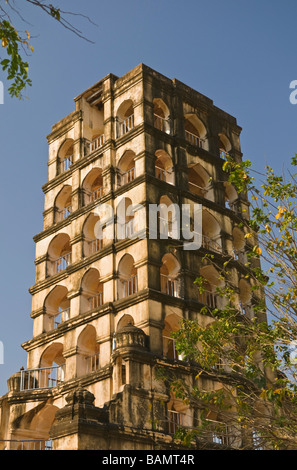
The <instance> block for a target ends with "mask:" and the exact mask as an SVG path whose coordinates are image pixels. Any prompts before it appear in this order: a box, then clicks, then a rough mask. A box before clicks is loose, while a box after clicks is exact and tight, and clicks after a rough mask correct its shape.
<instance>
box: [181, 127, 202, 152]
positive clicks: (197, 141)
mask: <svg viewBox="0 0 297 470" xmlns="http://www.w3.org/2000/svg"><path fill="white" fill-rule="evenodd" d="M185 137H186V140H187V141H188V142H189V143H190V144H192V145H195V146H196V147H201V148H204V144H205V140H204V139H201V138H200V137H199V136H198V135H195V134H193V133H192V132H189V131H185Z"/></svg>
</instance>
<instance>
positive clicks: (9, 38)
mask: <svg viewBox="0 0 297 470" xmlns="http://www.w3.org/2000/svg"><path fill="white" fill-rule="evenodd" d="M25 1H26V2H27V3H28V4H31V5H34V6H37V7H39V8H40V9H41V11H43V12H44V13H46V14H48V15H49V16H50V17H51V18H53V19H54V20H56V21H57V22H59V23H60V24H61V25H62V26H63V27H64V28H66V29H68V30H70V31H71V32H72V33H74V34H76V35H77V36H79V37H81V38H83V39H86V40H87V41H89V39H87V38H85V37H84V36H83V35H82V33H81V31H80V30H79V29H78V28H76V27H75V26H74V25H73V24H71V23H70V22H69V21H68V20H67V19H66V16H67V15H75V13H71V12H65V11H62V10H61V9H60V8H58V7H55V6H53V5H52V4H46V3H44V2H42V1H38V0H25ZM3 3H4V2H3V1H1V0H0V40H1V43H2V50H3V51H4V53H5V57H4V58H1V57H0V64H1V66H2V70H3V71H4V72H5V73H6V78H7V80H8V81H9V82H10V83H11V84H10V86H9V88H8V92H9V94H10V96H11V97H16V98H19V99H22V98H23V93H24V90H25V89H26V87H27V86H31V85H32V81H31V79H30V78H29V62H28V60H27V57H28V56H29V54H31V53H33V51H34V48H33V46H32V44H31V43H30V40H31V37H30V33H29V32H28V31H27V30H24V31H21V30H20V29H19V28H17V27H16V26H15V25H14V23H15V21H16V18H18V19H21V20H22V21H25V20H24V19H23V18H22V16H21V14H20V11H19V10H18V9H17V8H16V7H15V4H14V2H13V0H5V7H4V6H3ZM11 15H14V17H15V19H14V20H13V19H12V18H11ZM79 16H84V15H79ZM85 18H87V17H85ZM88 20H89V18H88ZM89 21H90V20H89ZM89 42H91V41H89Z"/></svg>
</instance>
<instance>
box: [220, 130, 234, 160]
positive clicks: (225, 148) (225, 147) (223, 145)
mask: <svg viewBox="0 0 297 470" xmlns="http://www.w3.org/2000/svg"><path fill="white" fill-rule="evenodd" d="M218 137H219V151H220V157H221V158H223V159H224V160H225V159H226V154H227V153H229V152H230V151H231V149H232V146H231V142H230V140H229V139H228V137H227V136H226V135H225V134H218Z"/></svg>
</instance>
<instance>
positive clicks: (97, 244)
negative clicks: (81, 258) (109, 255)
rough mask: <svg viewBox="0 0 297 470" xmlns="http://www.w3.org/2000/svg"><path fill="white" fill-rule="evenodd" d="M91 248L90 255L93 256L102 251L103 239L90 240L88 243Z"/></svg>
mask: <svg viewBox="0 0 297 470" xmlns="http://www.w3.org/2000/svg"><path fill="white" fill-rule="evenodd" d="M88 247H89V255H93V254H94V253H97V252H98V251H100V250H101V249H102V239H101V238H95V239H94V240H90V241H89V242H88Z"/></svg>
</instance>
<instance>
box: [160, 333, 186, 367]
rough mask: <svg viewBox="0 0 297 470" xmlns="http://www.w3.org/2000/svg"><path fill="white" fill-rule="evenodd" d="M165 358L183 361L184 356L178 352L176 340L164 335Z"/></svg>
mask: <svg viewBox="0 0 297 470" xmlns="http://www.w3.org/2000/svg"><path fill="white" fill-rule="evenodd" d="M163 356H165V357H166V358H168V359H173V360H174V361H177V360H179V361H182V360H183V355H182V354H178V353H177V351H176V347H175V340H174V339H173V338H171V337H170V336H165V335H163Z"/></svg>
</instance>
